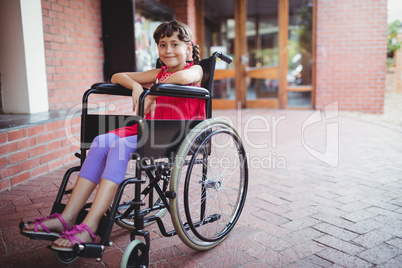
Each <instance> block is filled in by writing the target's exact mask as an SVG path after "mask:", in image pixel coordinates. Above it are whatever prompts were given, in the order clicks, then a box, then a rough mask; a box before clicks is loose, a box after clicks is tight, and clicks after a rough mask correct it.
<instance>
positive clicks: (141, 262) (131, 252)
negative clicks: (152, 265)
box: [120, 239, 150, 268]
mask: <svg viewBox="0 0 402 268" xmlns="http://www.w3.org/2000/svg"><path fill="white" fill-rule="evenodd" d="M149 262H150V261H149V252H148V250H147V246H146V245H145V243H144V241H142V240H139V239H136V240H133V241H131V242H130V244H128V246H127V248H126V249H125V250H124V253H123V257H122V258H121V262H120V268H126V267H141V268H147V267H149Z"/></svg>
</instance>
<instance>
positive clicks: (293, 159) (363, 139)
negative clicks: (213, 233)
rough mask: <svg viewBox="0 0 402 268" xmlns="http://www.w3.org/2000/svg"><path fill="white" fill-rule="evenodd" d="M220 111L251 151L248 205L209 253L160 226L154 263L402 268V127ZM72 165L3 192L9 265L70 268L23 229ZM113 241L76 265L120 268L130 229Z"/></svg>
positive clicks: (4, 256) (2, 262)
mask: <svg viewBox="0 0 402 268" xmlns="http://www.w3.org/2000/svg"><path fill="white" fill-rule="evenodd" d="M215 115H220V116H223V117H225V118H227V119H229V120H230V121H232V122H233V124H234V126H235V127H236V128H237V129H238V130H239V131H240V133H241V135H242V136H243V142H244V143H245V145H246V150H247V153H248V159H249V168H250V174H249V178H250V185H249V192H248V197H247V203H246V206H245V209H244V211H243V213H242V216H241V218H240V221H239V223H238V224H237V226H236V228H235V229H234V230H233V231H232V233H231V234H230V236H229V238H228V239H227V240H226V241H225V242H223V243H222V244H221V245H219V246H217V247H216V248H214V249H212V250H209V251H206V252H201V253H200V252H195V251H193V250H191V249H189V248H187V247H186V246H185V245H184V244H183V243H182V242H181V241H180V239H179V238H178V237H171V238H165V237H160V236H159V235H158V232H157V229H155V230H154V231H152V241H151V251H152V252H151V263H152V267H214V268H215V267H374V266H377V267H402V142H401V140H402V128H401V127H398V126H395V125H388V124H385V123H377V122H376V123H373V122H372V121H365V120H363V119H356V118H353V117H348V116H338V115H336V114H333V113H332V114H331V113H327V114H326V115H327V116H326V117H325V116H324V114H320V112H314V111H292V110H245V111H219V112H215ZM320 120H321V121H320ZM66 169H67V168H63V169H60V170H56V171H54V172H52V173H51V174H48V175H45V176H42V177H39V178H36V179H34V180H31V181H29V182H27V183H24V184H22V185H19V186H16V187H15V188H13V189H12V190H11V191H6V192H1V193H0V206H1V208H0V230H1V233H0V234H1V243H0V257H1V258H0V266H1V267H58V266H60V267H61V266H62V265H59V264H57V262H56V261H55V259H54V258H53V256H52V252H51V251H50V250H48V249H47V248H46V245H47V244H48V243H47V242H41V241H31V240H29V239H28V238H26V237H24V236H22V235H20V234H19V230H18V223H19V221H20V220H21V219H23V220H30V219H33V218H34V217H36V216H39V215H47V214H48V213H49V212H50V207H51V205H52V204H51V203H52V201H53V200H54V197H55V194H56V191H57V187H58V185H59V182H60V179H61V177H62V176H63V174H64V172H65V170H66ZM165 218H166V219H169V216H168V215H166V216H165ZM167 221H168V220H167ZM152 228H155V226H152V227H149V228H148V230H152ZM112 240H113V241H114V245H113V246H112V247H109V248H107V250H106V252H105V254H104V256H103V259H102V260H101V261H100V262H98V261H96V260H93V259H78V260H77V261H76V262H74V263H73V264H72V265H71V267H119V263H120V259H121V256H122V254H123V251H124V249H125V247H126V246H127V244H128V243H129V232H128V231H126V230H124V229H121V228H120V227H115V231H114V232H113V238H112Z"/></svg>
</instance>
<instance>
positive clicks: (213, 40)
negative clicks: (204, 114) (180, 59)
mask: <svg viewBox="0 0 402 268" xmlns="http://www.w3.org/2000/svg"><path fill="white" fill-rule="evenodd" d="M204 5H205V40H204V42H205V43H204V45H205V49H206V54H207V55H212V53H214V52H215V51H221V52H223V53H225V54H228V55H230V56H232V57H233V58H234V38H235V20H234V13H233V1H214V0H206V1H205V3H204ZM234 70H235V63H234V61H233V62H232V63H231V64H229V65H228V64H226V63H225V62H223V61H221V60H220V59H218V61H217V65H216V71H215V77H216V78H218V77H220V78H221V79H216V80H215V81H214V89H213V92H212V96H213V97H214V98H216V99H232V100H233V99H235V98H236V96H235V84H234Z"/></svg>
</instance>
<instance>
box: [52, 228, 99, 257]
mask: <svg viewBox="0 0 402 268" xmlns="http://www.w3.org/2000/svg"><path fill="white" fill-rule="evenodd" d="M85 231H87V232H88V233H89V235H90V236H91V238H92V243H96V241H97V238H96V235H95V234H94V233H93V232H92V231H91V229H89V227H88V225H86V224H85V223H80V224H77V225H74V226H73V227H71V229H69V230H67V231H64V232H62V233H61V236H60V238H64V239H68V240H70V242H71V243H72V244H73V246H74V245H75V244H76V243H79V244H84V242H82V241H81V239H79V238H77V237H76V235H77V234H80V233H82V232H85ZM51 247H52V249H53V250H57V251H72V250H73V248H72V247H69V248H67V247H61V246H56V245H54V244H52V246H51Z"/></svg>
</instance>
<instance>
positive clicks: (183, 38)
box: [21, 21, 205, 251]
mask: <svg viewBox="0 0 402 268" xmlns="http://www.w3.org/2000/svg"><path fill="white" fill-rule="evenodd" d="M154 39H155V42H156V44H157V45H158V54H159V58H160V60H161V61H162V62H163V64H164V66H163V67H162V68H158V69H154V70H150V71H146V72H127V73H117V74H115V75H113V77H112V83H117V84H120V85H122V86H124V87H126V88H129V89H132V91H133V93H132V97H133V110H134V111H135V112H136V113H137V112H138V101H139V97H140V95H141V94H142V92H143V87H142V85H141V84H149V83H172V84H182V85H192V86H200V84H201V79H202V76H203V72H202V68H201V66H199V65H198V63H199V60H200V58H199V51H198V46H197V45H195V44H194V42H193V41H192V33H191V30H190V29H189V27H188V26H186V25H185V24H183V23H180V22H178V21H170V22H163V23H162V24H161V25H159V27H158V28H157V29H156V30H155V33H154ZM144 111H145V112H144V114H146V115H147V116H146V118H148V119H150V118H152V117H153V118H154V119H178V120H180V119H181V120H184V119H204V118H205V103H204V100H200V99H189V98H177V97H164V96H160V97H156V96H147V97H146V99H145V103H144ZM136 145H137V126H136V125H134V126H130V127H124V128H120V129H116V130H113V131H110V132H109V133H106V134H103V135H99V136H97V137H96V138H95V139H94V140H93V142H92V145H91V148H90V150H89V152H88V155H87V157H86V159H85V161H84V163H83V165H82V167H81V170H80V174H79V176H78V179H77V182H76V184H75V186H74V189H73V192H72V194H71V197H70V199H69V200H68V202H67V204H66V207H65V209H64V211H63V212H62V213H61V214H58V213H55V214H53V215H50V216H48V217H44V218H43V217H42V218H36V219H35V221H34V222H31V223H28V224H25V226H24V227H23V229H22V230H21V231H22V233H23V234H24V233H25V234H27V235H28V234H29V235H31V236H38V237H39V236H40V237H42V239H43V238H45V239H48V240H54V239H56V240H55V241H53V243H52V248H53V249H54V250H60V251H72V246H73V245H74V244H75V243H96V235H95V233H96V231H97V229H98V225H99V222H100V219H101V217H102V216H103V215H104V214H105V212H106V211H107V209H108V208H109V205H110V204H111V202H112V201H113V198H114V196H115V193H116V190H117V188H118V186H119V184H120V183H121V182H122V181H123V180H124V177H125V172H126V169H127V164H128V161H129V160H130V157H131V154H132V153H134V152H135V151H136V147H137V146H136ZM96 186H98V190H97V192H96V195H95V198H94V201H93V203H92V206H91V209H90V211H89V212H88V214H87V216H86V217H85V219H84V221H83V222H82V223H81V224H75V223H76V220H77V217H78V214H79V211H80V210H81V209H82V207H83V206H84V205H85V203H86V202H87V200H88V198H89V196H90V195H91V193H92V192H93V191H94V190H95V188H96Z"/></svg>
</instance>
